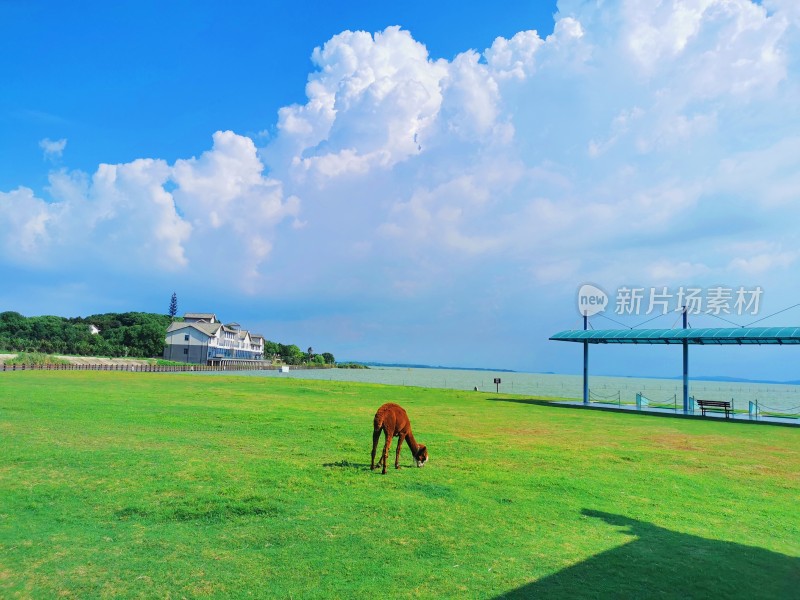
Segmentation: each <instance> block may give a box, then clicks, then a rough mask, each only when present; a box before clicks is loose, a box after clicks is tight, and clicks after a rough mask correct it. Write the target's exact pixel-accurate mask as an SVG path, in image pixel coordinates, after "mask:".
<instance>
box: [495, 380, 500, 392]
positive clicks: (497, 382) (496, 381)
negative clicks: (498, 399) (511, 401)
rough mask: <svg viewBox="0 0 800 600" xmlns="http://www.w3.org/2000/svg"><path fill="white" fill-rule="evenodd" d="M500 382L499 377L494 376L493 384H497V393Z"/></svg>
mask: <svg viewBox="0 0 800 600" xmlns="http://www.w3.org/2000/svg"><path fill="white" fill-rule="evenodd" d="M500 383H501V382H500V378H499V377H495V378H494V384H495V385H496V386H497V393H498V394H499V393H500Z"/></svg>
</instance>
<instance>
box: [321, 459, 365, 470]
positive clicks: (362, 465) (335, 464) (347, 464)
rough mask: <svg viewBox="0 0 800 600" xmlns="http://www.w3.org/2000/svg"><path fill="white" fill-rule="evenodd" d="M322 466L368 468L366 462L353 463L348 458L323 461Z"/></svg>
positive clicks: (331, 467) (330, 467) (329, 467)
mask: <svg viewBox="0 0 800 600" xmlns="http://www.w3.org/2000/svg"><path fill="white" fill-rule="evenodd" d="M322 466H323V467H325V468H327V469H369V465H368V464H367V463H354V462H350V461H349V460H339V461H336V462H332V463H323V464H322Z"/></svg>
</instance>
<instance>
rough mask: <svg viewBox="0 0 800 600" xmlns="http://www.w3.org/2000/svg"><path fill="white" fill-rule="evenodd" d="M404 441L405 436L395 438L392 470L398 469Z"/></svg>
mask: <svg viewBox="0 0 800 600" xmlns="http://www.w3.org/2000/svg"><path fill="white" fill-rule="evenodd" d="M404 439H406V436H404V435H403V434H400V437H398V438H397V452H396V453H395V456H394V468H395V469H399V468H400V451H401V450H402V449H403V440H404Z"/></svg>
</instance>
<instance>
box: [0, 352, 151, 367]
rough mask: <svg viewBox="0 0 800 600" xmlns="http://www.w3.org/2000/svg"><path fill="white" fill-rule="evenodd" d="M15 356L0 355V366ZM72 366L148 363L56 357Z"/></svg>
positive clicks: (136, 360)
mask: <svg viewBox="0 0 800 600" xmlns="http://www.w3.org/2000/svg"><path fill="white" fill-rule="evenodd" d="M16 356H17V355H16V354H0V365H2V364H3V363H4V362H6V361H7V360H10V359H12V358H15V357H16ZM56 358H60V359H62V360H66V361H68V362H70V363H72V364H73V365H146V364H149V363H148V361H146V360H142V359H137V358H102V357H99V356H60V355H59V356H56Z"/></svg>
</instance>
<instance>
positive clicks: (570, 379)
mask: <svg viewBox="0 0 800 600" xmlns="http://www.w3.org/2000/svg"><path fill="white" fill-rule="evenodd" d="M218 374H225V373H224V372H221V373H218ZM236 374H237V375H249V376H254V377H284V378H291V379H321V380H325V381H356V382H364V383H383V384H389V385H407V386H414V387H431V388H446V389H454V390H474V389H475V388H476V387H477V388H478V390H480V391H482V392H495V391H496V390H497V387H496V386H495V384H494V383H493V382H494V379H495V377H497V378H500V380H501V383H500V390H499V391H500V393H506V394H522V395H527V396H538V397H542V398H568V399H581V398H583V377H582V376H580V375H549V374H540V373H507V372H493V371H471V370H460V369H414V368H403V367H370V368H369V369H308V370H296V371H295V370H293V371H290V372H288V373H281V372H280V371H239V372H237V373H236ZM589 384H590V386H591V387H590V391H591V398H592V400H593V401H597V402H608V403H613V404H616V403H618V402H621V403H622V404H635V403H636V394H637V393H641V394H643V395H644V396H645V397H647V398H648V399H649V400H650V402H651V404H658V405H663V406H671V405H675V406H677V407H680V406H681V405H682V394H683V392H682V381H681V380H679V379H642V378H635V377H603V376H592V377H590V379H589ZM689 394H690V395H692V396H694V397H695V398H702V399H705V400H727V401H731V400H733V402H734V407H735V409H736V410H745V411H746V410H747V409H748V404H749V402H751V401H752V402H755V401H758V404H759V408H760V409H761V410H762V411H766V412H781V413H792V414H798V415H800V386H796V385H785V384H767V383H730V382H716V381H690V382H689Z"/></svg>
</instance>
